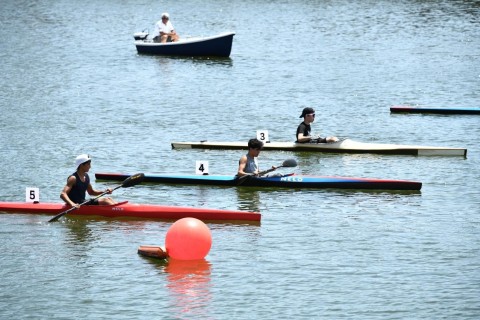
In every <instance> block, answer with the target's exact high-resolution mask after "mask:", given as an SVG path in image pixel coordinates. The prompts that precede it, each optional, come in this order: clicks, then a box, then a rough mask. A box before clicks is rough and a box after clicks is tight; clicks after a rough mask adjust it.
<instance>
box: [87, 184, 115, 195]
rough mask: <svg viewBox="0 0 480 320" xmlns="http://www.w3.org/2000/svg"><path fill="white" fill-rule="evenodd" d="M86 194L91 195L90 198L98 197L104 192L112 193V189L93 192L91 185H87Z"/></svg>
mask: <svg viewBox="0 0 480 320" xmlns="http://www.w3.org/2000/svg"><path fill="white" fill-rule="evenodd" d="M87 192H88V194H89V195H91V196H99V195H101V194H102V193H104V192H107V193H112V189H110V188H107V189H105V191H100V190H95V189H94V188H93V186H92V184H91V183H89V184H88V187H87Z"/></svg>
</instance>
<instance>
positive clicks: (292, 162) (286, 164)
mask: <svg viewBox="0 0 480 320" xmlns="http://www.w3.org/2000/svg"><path fill="white" fill-rule="evenodd" d="M296 166H297V161H296V160H295V159H287V160H285V161H283V163H282V164H281V165H280V166H278V167H276V168H270V169H268V170H265V171H260V172H259V173H258V176H259V177H261V176H263V175H264V174H267V173H269V172H272V171H274V170H277V169H278V168H282V167H288V168H292V167H296ZM248 177H252V176H251V175H245V176H241V177H240V178H238V179H237V186H238V185H241V184H242V183H243V182H244V181H245V180H246V179H247V178H248Z"/></svg>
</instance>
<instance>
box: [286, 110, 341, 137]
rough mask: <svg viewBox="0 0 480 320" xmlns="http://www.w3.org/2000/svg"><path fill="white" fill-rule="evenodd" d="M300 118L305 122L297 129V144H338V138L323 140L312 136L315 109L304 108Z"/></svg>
mask: <svg viewBox="0 0 480 320" xmlns="http://www.w3.org/2000/svg"><path fill="white" fill-rule="evenodd" d="M300 118H303V122H302V123H300V125H299V126H298V127H297V135H296V137H297V141H295V142H297V143H327V142H337V141H338V138H337V137H326V138H321V137H319V136H312V134H311V132H312V127H311V126H310V124H311V123H312V122H313V121H315V110H314V109H313V108H309V107H307V108H304V109H303V111H302V114H301V115H300Z"/></svg>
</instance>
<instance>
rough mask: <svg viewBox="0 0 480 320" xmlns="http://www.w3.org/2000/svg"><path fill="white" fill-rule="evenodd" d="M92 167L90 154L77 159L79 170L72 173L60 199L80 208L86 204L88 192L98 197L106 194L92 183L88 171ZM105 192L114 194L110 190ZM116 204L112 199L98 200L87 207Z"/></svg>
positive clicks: (76, 164) (76, 165) (76, 163)
mask: <svg viewBox="0 0 480 320" xmlns="http://www.w3.org/2000/svg"><path fill="white" fill-rule="evenodd" d="M91 165H92V158H91V157H90V156H89V155H88V154H81V155H79V156H78V157H77V158H76V159H75V167H76V168H77V170H76V171H75V172H74V173H72V174H71V175H70V176H69V177H68V179H67V184H66V185H65V187H63V190H62V193H60V198H61V199H62V200H63V201H65V203H66V204H68V205H71V206H72V207H77V208H79V207H80V203H83V202H85V195H86V192H88V194H89V195H91V196H98V195H101V194H102V193H104V192H103V191H99V190H95V189H93V187H92V184H91V183H90V177H89V176H88V171H89V170H90V167H91ZM105 192H108V193H112V190H111V189H110V188H107V189H106V190H105ZM109 204H115V201H113V199H111V198H98V199H95V200H92V201H91V202H89V203H87V205H109Z"/></svg>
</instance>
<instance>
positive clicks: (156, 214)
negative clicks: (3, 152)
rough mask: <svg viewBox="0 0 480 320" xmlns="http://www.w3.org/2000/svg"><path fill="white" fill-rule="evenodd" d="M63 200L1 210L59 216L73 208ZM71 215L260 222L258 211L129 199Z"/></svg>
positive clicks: (12, 204) (18, 204)
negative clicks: (143, 201)
mask: <svg viewBox="0 0 480 320" xmlns="http://www.w3.org/2000/svg"><path fill="white" fill-rule="evenodd" d="M70 208H71V207H70V206H67V205H65V204H62V203H29V202H0V211H5V212H18V213H43V214H53V215H57V214H59V213H60V212H63V211H65V210H68V209H70ZM69 215H77V216H102V217H108V218H123V217H133V218H145V219H166V220H178V219H181V218H186V217H190V218H197V219H199V220H202V221H260V219H261V214H260V213H258V212H248V211H238V210H223V209H208V208H193V207H177V206H163V205H148V204H133V203H128V201H124V202H119V203H117V204H115V205H108V206H87V205H84V206H81V207H80V208H79V209H77V210H73V211H72V212H70V213H69Z"/></svg>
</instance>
